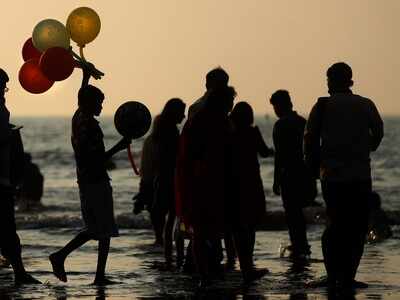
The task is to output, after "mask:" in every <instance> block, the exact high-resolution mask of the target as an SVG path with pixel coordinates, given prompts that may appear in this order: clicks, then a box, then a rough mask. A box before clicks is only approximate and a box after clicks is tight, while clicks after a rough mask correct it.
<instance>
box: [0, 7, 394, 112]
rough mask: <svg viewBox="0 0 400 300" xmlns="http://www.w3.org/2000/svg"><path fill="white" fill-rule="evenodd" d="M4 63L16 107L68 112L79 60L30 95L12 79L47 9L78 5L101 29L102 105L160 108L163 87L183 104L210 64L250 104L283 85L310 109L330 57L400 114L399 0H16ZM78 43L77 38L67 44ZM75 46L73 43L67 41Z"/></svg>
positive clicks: (63, 11) (5, 33) (93, 52)
mask: <svg viewBox="0 0 400 300" xmlns="http://www.w3.org/2000/svg"><path fill="white" fill-rule="evenodd" d="M2 4H3V8H2V17H1V21H0V22H1V28H2V34H1V35H0V42H1V46H2V49H1V51H0V61H1V67H3V68H4V69H5V70H7V71H8V73H9V75H10V77H11V82H10V83H9V87H10V92H9V93H8V94H7V95H6V96H7V103H8V108H9V110H10V111H11V113H12V114H13V115H14V116H17V115H18V116H21V115H48V116H50V115H72V113H73V111H74V110H75V108H76V102H77V100H76V94H77V90H78V87H79V85H80V80H81V73H80V71H79V70H78V69H77V70H75V71H74V73H73V75H72V76H71V77H70V78H68V79H67V80H65V81H63V82H58V83H56V84H55V85H54V86H53V87H52V88H51V89H50V90H49V91H48V92H46V93H44V94H40V95H33V94H29V93H27V92H25V91H24V90H23V89H22V87H21V86H20V84H19V82H18V71H19V68H20V67H21V65H22V63H23V60H22V56H21V49H22V45H23V43H24V42H25V40H26V39H27V38H28V37H30V36H31V34H32V30H33V28H34V26H35V25H36V24H37V23H38V22H39V21H41V20H43V19H47V18H53V19H57V20H59V21H61V22H63V23H64V24H65V21H66V19H67V16H68V14H69V13H70V12H71V11H72V10H73V9H74V8H76V7H79V6H89V7H92V8H93V9H95V10H96V11H97V13H98V14H99V15H100V19H101V22H102V28H101V31H100V34H99V36H98V37H97V38H96V39H95V40H94V41H93V42H92V43H90V44H89V45H87V46H86V48H85V56H86V58H87V59H88V60H90V61H92V62H93V63H95V65H96V66H97V67H98V68H99V69H101V70H103V71H104V72H105V73H106V76H105V77H104V78H103V79H102V80H101V81H96V82H95V83H94V84H95V85H97V86H99V87H100V88H101V89H103V91H104V93H105V94H106V102H105V103H104V110H103V113H104V114H106V115H113V114H114V112H115V110H116V109H117V107H118V106H119V105H120V104H121V103H123V102H125V101H127V100H139V101H142V102H143V103H145V104H146V105H147V106H148V107H149V109H150V110H151V111H152V113H158V112H159V111H160V110H161V108H162V106H163V104H164V103H165V102H166V100H168V99H169V98H172V97H180V98H182V99H183V100H184V101H185V102H186V103H188V104H191V103H192V102H193V101H194V100H195V99H196V98H198V97H199V96H201V95H202V94H203V92H204V89H205V88H204V77H205V74H206V73H207V71H208V70H209V69H211V68H213V67H216V66H218V65H220V66H222V67H223V68H224V69H226V70H227V71H228V73H229V74H230V78H231V80H230V84H231V85H233V86H235V88H236V89H237V92H238V98H237V100H246V101H248V102H249V103H250V104H251V105H253V107H254V109H255V112H256V113H257V114H264V113H269V114H271V113H272V109H271V107H270V105H269V103H268V101H267V100H268V99H269V96H270V95H271V94H272V93H273V92H274V91H275V90H276V89H280V88H285V89H288V90H289V91H290V93H291V95H292V98H293V100H294V105H295V108H296V109H297V110H298V111H300V112H301V113H303V114H308V111H309V110H310V108H311V106H312V104H313V103H314V102H315V100H316V98H317V97H318V96H322V95H325V94H326V78H325V71H326V69H327V67H329V65H331V64H332V63H334V62H336V61H346V62H348V63H349V64H350V65H351V66H352V67H353V72H354V81H355V86H354V91H355V92H357V93H360V94H363V95H365V96H368V97H370V98H371V99H373V100H374V101H375V103H376V105H377V107H378V109H379V110H380V112H381V113H382V114H386V115H388V114H400V101H399V99H397V96H398V95H400V83H398V77H399V75H398V72H399V71H400V66H399V65H400V64H399V61H400V57H399V55H400V43H399V39H400V34H399V28H400V18H399V17H398V16H399V14H400V1H398V0H384V1H382V0H335V1H324V0H295V1H294V0H276V1H272V0H246V1H242V0H201V1H198V0H141V1H139V0H113V1H109V0H96V1H74V0H58V1H54V0H40V1H30V0H25V1H22V0H14V1H3V2H2ZM74 47H75V45H74ZM75 49H76V50H77V48H76V47H75Z"/></svg>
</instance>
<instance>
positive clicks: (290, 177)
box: [270, 90, 316, 259]
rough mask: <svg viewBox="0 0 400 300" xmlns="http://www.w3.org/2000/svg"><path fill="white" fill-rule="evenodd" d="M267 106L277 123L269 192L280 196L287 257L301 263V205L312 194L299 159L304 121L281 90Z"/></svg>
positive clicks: (304, 248)
mask: <svg viewBox="0 0 400 300" xmlns="http://www.w3.org/2000/svg"><path fill="white" fill-rule="evenodd" d="M270 103H271V104H272V106H273V108H274V111H275V114H276V115H277V117H278V118H279V120H278V121H277V122H276V123H275V125H274V129H273V141H274V146H275V169H274V184H273V192H274V193H275V194H276V195H281V197H282V202H283V208H284V209H285V217H286V223H287V226H288V229H289V237H290V242H291V245H290V246H289V250H290V252H291V254H290V257H291V258H293V259H304V258H306V256H308V255H310V254H311V251H310V246H309V245H308V241H307V232H306V221H305V217H304V214H303V207H304V205H305V203H307V202H309V199H310V198H312V197H313V196H314V194H315V192H316V191H315V190H314V188H315V184H313V180H312V178H311V176H310V174H309V172H308V171H307V169H306V166H305V163H304V158H303V135H304V127H305V124H306V120H305V119H304V118H303V117H301V116H299V115H298V114H297V113H296V112H295V111H294V110H293V104H292V101H291V99H290V95H289V93H288V92H287V91H285V90H278V91H276V92H275V93H274V94H272V96H271V99H270Z"/></svg>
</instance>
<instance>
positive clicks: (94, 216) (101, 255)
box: [49, 64, 130, 285]
mask: <svg viewBox="0 0 400 300" xmlns="http://www.w3.org/2000/svg"><path fill="white" fill-rule="evenodd" d="M82 69H83V80H82V86H81V88H80V90H79V93H78V109H77V110H76V112H75V114H74V116H73V118H72V136H71V143H72V147H73V149H74V154H75V161H76V171H77V179H78V186H79V196H80V200H81V211H82V218H83V221H84V223H85V228H84V229H83V230H82V231H81V232H80V233H79V234H78V235H77V236H75V237H74V238H73V239H72V240H71V241H70V242H69V243H68V244H67V245H66V246H64V248H62V249H61V250H59V251H57V252H55V253H53V254H51V255H50V257H49V259H50V262H51V264H52V267H53V273H54V275H55V276H56V277H57V278H58V279H60V280H61V281H64V282H66V281H67V275H66V273H65V270H64V261H65V259H66V258H67V256H68V255H69V254H70V253H71V252H72V251H74V250H76V249H77V248H79V247H81V246H82V245H83V244H85V243H86V242H88V241H89V240H98V243H99V246H98V260H97V270H96V277H95V280H94V284H97V285H106V284H110V283H112V282H111V281H110V280H109V279H107V278H106V277H105V267H106V262H107V256H108V252H109V248H110V238H111V237H116V236H118V228H117V225H116V224H115V220H114V208H113V196H112V188H111V184H110V177H109V176H108V174H107V170H106V163H107V161H108V160H109V159H110V158H111V157H112V156H113V155H114V154H115V153H117V152H118V151H121V150H123V149H125V148H127V146H128V145H129V144H130V140H128V139H126V138H122V139H121V140H120V141H119V142H118V143H117V144H116V145H115V146H114V147H112V148H111V149H110V150H108V151H105V147H104V142H103V132H102V130H101V128H100V126H99V122H98V121H97V120H96V119H95V117H97V116H99V115H100V113H101V110H102V104H103V101H104V94H103V93H102V91H101V90H100V89H98V88H96V87H94V86H92V85H89V84H88V82H89V79H90V77H91V71H90V69H91V67H90V66H88V65H86V64H84V65H82Z"/></svg>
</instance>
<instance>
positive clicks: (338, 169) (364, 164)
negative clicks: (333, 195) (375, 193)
mask: <svg viewBox="0 0 400 300" xmlns="http://www.w3.org/2000/svg"><path fill="white" fill-rule="evenodd" d="M321 114H322V117H321ZM319 120H322V121H319ZM316 131H319V136H318V137H317V138H318V141H319V140H320V152H321V154H320V156H321V160H320V177H321V179H322V180H329V181H353V180H369V179H370V178H371V167H370V152H371V151H375V150H376V149H377V148H378V146H379V144H380V142H381V140H382V138H383V121H382V119H381V117H380V115H379V112H378V110H377V109H376V107H375V104H374V103H373V102H372V101H371V100H370V99H367V98H364V97H362V96H359V95H355V94H352V93H351V92H347V93H336V94H334V95H332V96H331V97H329V98H327V99H326V100H325V103H324V106H323V109H322V112H321V109H318V107H317V105H314V107H313V109H312V110H311V113H310V116H309V119H308V123H307V128H306V134H305V142H306V143H309V142H310V139H311V137H312V136H313V135H314V134H315V132H316ZM318 141H317V142H318ZM307 148H308V147H306V149H307ZM311 148H312V147H311Z"/></svg>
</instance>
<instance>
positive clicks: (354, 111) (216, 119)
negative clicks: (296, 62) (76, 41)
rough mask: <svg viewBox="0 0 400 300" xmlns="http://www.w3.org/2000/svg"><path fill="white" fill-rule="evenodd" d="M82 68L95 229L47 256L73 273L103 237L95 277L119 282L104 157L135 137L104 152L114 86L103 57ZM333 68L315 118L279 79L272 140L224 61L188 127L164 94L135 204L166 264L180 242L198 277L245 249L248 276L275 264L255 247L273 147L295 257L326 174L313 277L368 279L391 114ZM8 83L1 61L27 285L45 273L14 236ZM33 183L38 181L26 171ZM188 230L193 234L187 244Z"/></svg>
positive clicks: (77, 150) (5, 136)
mask: <svg viewBox="0 0 400 300" xmlns="http://www.w3.org/2000/svg"><path fill="white" fill-rule="evenodd" d="M81 68H82V69H83V80H82V86H81V88H80V90H79V93H78V109H77V110H76V112H75V114H74V116H73V118H72V137H71V143H72V147H73V150H74V154H75V160H76V167H77V179H78V186H79V195H80V201H81V207H82V218H83V221H84V223H85V228H84V229H83V230H82V231H81V232H80V233H78V235H77V236H76V237H75V238H73V239H72V240H71V241H70V242H69V243H68V244H67V245H66V246H65V247H63V248H62V249H60V250H58V251H56V252H54V253H53V254H51V255H50V258H49V259H50V262H51V265H52V268H53V273H54V275H55V276H56V277H57V278H58V279H60V280H62V281H67V273H66V271H65V269H64V261H65V260H66V258H67V257H68V255H69V254H70V253H71V252H73V251H74V250H75V249H77V248H79V247H81V246H82V245H83V244H85V243H86V242H87V241H89V240H92V239H93V240H97V241H98V243H99V248H98V264H97V271H96V277H95V281H94V283H95V284H98V285H106V284H110V283H112V282H111V281H110V280H109V279H107V277H106V275H105V268H106V262H107V256H108V252H109V247H110V239H111V238H112V237H116V236H118V228H117V225H116V223H115V220H114V212H113V196H112V189H111V184H110V178H109V176H108V174H107V170H106V162H107V161H108V160H109V159H110V158H111V157H112V156H113V155H114V154H115V153H117V152H118V151H121V150H123V149H125V148H126V147H127V146H128V145H129V144H130V142H131V141H130V139H129V138H122V139H121V140H120V141H119V142H118V143H117V144H116V145H115V146H114V147H112V148H111V149H110V150H108V151H106V150H105V147H104V142H103V133H102V130H101V128H100V124H99V122H98V121H97V120H96V119H95V117H97V116H99V115H100V113H101V109H102V103H103V101H104V99H105V96H104V94H103V92H102V91H101V90H100V89H98V88H96V87H94V86H92V85H90V84H89V79H90V77H91V70H92V69H93V65H91V64H89V63H82V65H81ZM326 75H327V79H328V93H329V96H327V97H321V98H319V99H318V100H317V101H316V103H315V105H314V106H313V108H312V110H311V113H310V115H309V117H308V120H306V119H305V118H304V117H302V116H300V115H299V114H298V113H297V112H296V111H295V110H294V109H293V101H292V99H291V96H290V94H289V92H288V91H286V90H282V89H280V90H277V91H276V92H274V93H273V94H272V95H271V96H270V99H269V102H270V104H271V105H272V106H273V109H274V111H275V113H276V116H277V117H278V120H277V121H276V123H275V124H274V128H273V136H272V139H273V144H274V149H272V148H270V147H268V146H267V145H266V143H265V141H264V138H263V136H262V134H261V131H260V129H259V128H258V127H257V126H255V125H254V112H253V109H252V107H251V105H250V104H249V103H248V102H245V101H241V102H238V103H236V105H234V102H235V98H236V95H237V93H236V90H235V88H234V87H232V86H230V85H229V75H228V74H227V72H226V71H225V70H223V69H222V68H221V67H218V68H215V69H213V70H211V71H210V72H209V73H208V74H207V75H206V91H205V93H204V95H203V96H202V97H200V98H199V99H198V100H196V101H195V102H194V103H193V104H192V105H191V106H190V107H189V110H188V117H187V119H186V121H185V123H184V125H183V128H182V130H181V131H180V130H179V127H178V125H179V124H180V123H181V122H182V121H183V120H184V118H185V108H186V104H185V103H184V102H183V101H182V100H181V99H179V98H172V99H170V100H168V101H167V102H166V104H165V106H164V108H163V110H162V112H161V113H160V114H159V115H157V116H156V117H155V118H154V122H153V127H152V130H151V132H150V134H149V135H148V136H147V137H146V138H145V141H144V144H143V151H142V157H141V170H140V173H141V181H140V186H139V193H138V194H136V195H135V196H134V200H135V203H134V210H133V211H134V213H135V214H138V213H140V212H141V211H143V210H144V209H145V208H146V209H147V210H148V211H149V213H150V217H151V221H152V224H153V228H154V233H155V244H156V245H160V246H161V245H162V246H163V247H164V257H165V268H166V269H168V270H169V269H171V268H173V267H174V266H175V264H174V257H175V255H174V254H173V249H174V241H175V248H176V251H177V255H176V266H177V267H178V268H182V269H183V270H184V271H185V272H189V273H191V274H193V275H194V276H197V277H196V278H198V279H199V286H200V287H206V286H208V285H210V284H211V283H212V282H213V281H214V280H218V279H223V277H224V272H226V271H228V270H231V269H234V268H235V263H236V258H237V259H238V261H239V266H240V270H241V273H242V276H243V281H244V282H245V283H250V282H253V281H255V280H257V279H260V278H261V277H263V276H265V275H266V274H268V272H269V271H268V269H266V268H258V267H256V265H255V260H254V247H255V242H256V229H257V226H258V225H259V224H261V223H263V222H264V221H265V220H266V218H267V216H266V201H265V198H266V197H265V193H264V186H263V182H262V179H261V175H260V163H259V159H260V157H261V158H266V157H272V156H274V178H273V187H272V190H273V193H274V194H276V195H279V196H281V198H282V204H283V208H284V210H285V219H286V223H287V227H288V234H289V237H290V245H289V246H288V248H287V250H289V253H290V254H289V259H291V260H293V261H296V262H306V261H307V260H308V259H309V258H310V255H311V247H310V244H309V242H308V239H307V231H306V221H305V217H304V213H303V208H304V207H306V206H308V205H310V203H315V198H316V196H317V180H319V181H320V182H321V187H322V195H323V199H324V201H325V205H326V211H327V218H328V221H327V225H326V228H325V231H324V233H323V235H322V253H323V258H324V263H325V268H326V272H327V276H326V277H325V278H324V279H321V280H320V281H317V282H314V283H313V285H314V286H327V287H329V288H339V289H343V290H351V289H354V288H359V287H366V286H367V284H366V283H363V282H359V281H356V279H355V277H356V274H357V268H358V266H359V263H360V259H361V257H362V255H363V250H364V243H365V241H366V236H367V234H368V233H370V232H371V231H372V230H379V229H376V228H377V226H376V225H371V221H370V222H369V221H368V220H369V219H371V218H372V219H374V220H377V219H379V218H380V219H382V218H384V217H385V216H384V214H382V213H381V209H380V198H379V195H377V194H376V193H374V192H372V180H371V167H370V153H371V152H372V151H375V150H377V148H378V146H379V144H380V142H381V140H382V138H383V122H382V119H381V117H380V115H379V113H378V110H377V109H376V107H375V105H374V103H373V102H372V101H371V100H370V99H368V98H365V97H362V96H359V95H356V94H354V93H353V92H352V90H351V87H352V85H353V80H352V77H353V74H352V69H351V68H350V66H349V65H347V64H346V63H342V62H339V63H335V64H333V65H332V66H331V67H330V68H329V69H328V70H327V74H326ZM7 82H8V76H7V74H6V73H5V72H4V71H2V70H1V72H0V84H1V88H0V90H1V92H2V95H0V96H2V97H1V100H2V101H1V103H0V114H1V116H0V117H1V119H0V121H1V124H0V126H1V128H0V129H1V135H0V139H1V144H0V146H1V147H0V160H1V169H0V172H1V173H0V187H1V189H0V191H1V195H2V201H1V203H0V204H1V209H0V212H1V218H0V220H1V228H2V230H3V231H2V234H1V240H0V247H1V250H2V254H3V255H4V256H5V257H6V258H8V259H9V260H10V262H11V264H12V266H13V269H14V272H15V281H16V282H17V283H37V282H38V281H37V280H35V279H34V278H33V277H32V276H30V275H29V274H28V273H27V272H26V271H25V269H24V267H23V264H22V259H21V247H20V243H19V238H18V235H17V234H16V226H15V220H14V205H13V193H14V187H15V186H16V185H17V181H18V180H19V179H18V174H13V172H11V170H14V169H13V168H12V167H11V166H10V165H11V164H16V163H15V162H14V161H20V159H14V158H13V157H12V156H13V155H15V153H16V151H13V150H12V149H13V147H17V146H15V145H16V144H18V143H22V142H21V139H20V136H19V131H18V129H15V128H13V126H12V125H11V124H9V112H8V110H7V108H6V106H5V98H4V93H5V92H6V91H7V87H6V83H7ZM17 136H19V138H18V137H17ZM24 186H29V182H27V181H26V180H25V181H24ZM40 194H41V193H40ZM378 223H379V221H378ZM369 224H370V225H369ZM369 226H370V227H369ZM371 226H372V227H371ZM174 228H175V230H174ZM389 230H390V228H389ZM377 232H378V231H377ZM379 232H383V231H382V230H380V231H379ZM382 235H383V233H382ZM384 235H385V236H390V232H388V231H387V230H386V231H385V233H384ZM174 236H175V238H174ZM184 238H186V239H188V240H189V242H188V244H187V247H186V253H185V245H186V243H185V241H184ZM223 244H224V246H225V252H226V255H225V256H226V259H225V262H226V264H225V265H224V264H223V261H224V247H223ZM310 286H312V284H311V285H310Z"/></svg>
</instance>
